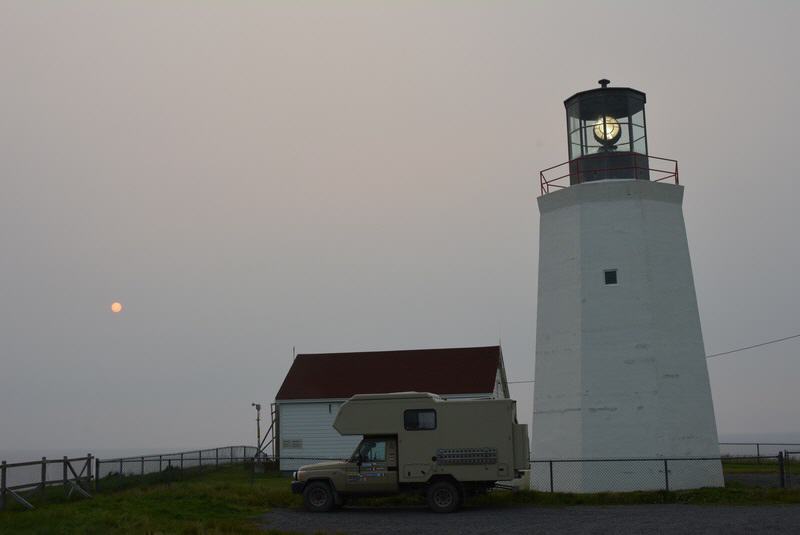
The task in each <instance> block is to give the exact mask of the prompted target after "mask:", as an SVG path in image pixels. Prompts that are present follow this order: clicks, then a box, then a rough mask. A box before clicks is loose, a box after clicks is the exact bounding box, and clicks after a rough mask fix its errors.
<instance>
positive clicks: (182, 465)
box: [181, 452, 183, 470]
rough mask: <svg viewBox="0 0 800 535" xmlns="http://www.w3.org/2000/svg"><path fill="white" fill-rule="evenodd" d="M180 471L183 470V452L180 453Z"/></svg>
mask: <svg viewBox="0 0 800 535" xmlns="http://www.w3.org/2000/svg"><path fill="white" fill-rule="evenodd" d="M181 470H183V452H181Z"/></svg>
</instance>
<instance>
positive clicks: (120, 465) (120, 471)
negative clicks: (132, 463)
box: [119, 459, 122, 477]
mask: <svg viewBox="0 0 800 535" xmlns="http://www.w3.org/2000/svg"><path fill="white" fill-rule="evenodd" d="M119 475H120V477H122V459H120V460H119Z"/></svg>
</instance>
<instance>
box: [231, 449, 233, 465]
mask: <svg viewBox="0 0 800 535" xmlns="http://www.w3.org/2000/svg"><path fill="white" fill-rule="evenodd" d="M231 464H233V446H231Z"/></svg>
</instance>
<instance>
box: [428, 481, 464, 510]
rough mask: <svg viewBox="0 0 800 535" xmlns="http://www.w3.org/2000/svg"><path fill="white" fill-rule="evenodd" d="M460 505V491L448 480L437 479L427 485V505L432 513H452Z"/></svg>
mask: <svg viewBox="0 0 800 535" xmlns="http://www.w3.org/2000/svg"><path fill="white" fill-rule="evenodd" d="M460 505H461V493H459V492H458V489H457V488H456V486H455V485H454V484H453V483H451V482H450V481H437V482H436V483H433V484H432V485H430V486H429V487H428V507H430V509H431V511H433V512H434V513H452V512H453V511H455V510H456V509H458V508H459V506H460Z"/></svg>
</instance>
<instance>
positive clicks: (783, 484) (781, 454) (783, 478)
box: [778, 451, 786, 489]
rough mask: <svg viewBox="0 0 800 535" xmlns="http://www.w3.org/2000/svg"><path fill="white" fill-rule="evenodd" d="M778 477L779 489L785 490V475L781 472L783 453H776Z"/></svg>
mask: <svg viewBox="0 0 800 535" xmlns="http://www.w3.org/2000/svg"><path fill="white" fill-rule="evenodd" d="M778 477H779V478H780V482H781V488H782V489H785V488H786V473H785V472H784V470H783V452H782V451H779V452H778Z"/></svg>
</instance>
